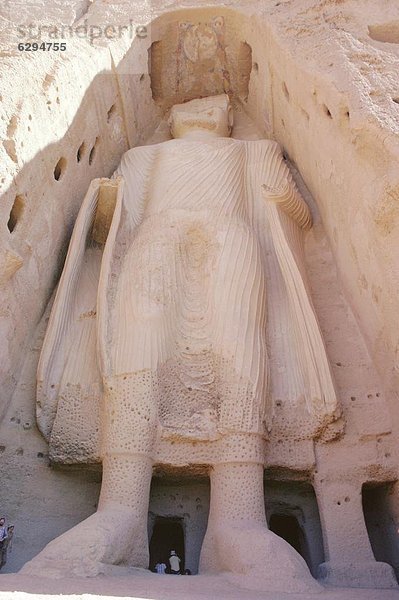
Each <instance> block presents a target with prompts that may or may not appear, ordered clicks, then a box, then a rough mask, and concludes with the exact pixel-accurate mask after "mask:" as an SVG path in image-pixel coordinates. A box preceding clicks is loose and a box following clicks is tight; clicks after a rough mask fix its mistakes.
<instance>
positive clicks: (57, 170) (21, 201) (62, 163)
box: [7, 104, 117, 233]
mask: <svg viewBox="0 0 399 600" xmlns="http://www.w3.org/2000/svg"><path fill="white" fill-rule="evenodd" d="M116 112H117V111H116V105H115V104H112V105H111V107H110V108H109V110H108V111H107V123H109V122H110V121H111V119H112V118H113V117H114V115H115V114H116ZM29 120H30V121H31V120H32V115H29ZM29 129H30V128H29ZM99 141H100V138H99V136H97V137H96V139H95V142H94V144H93V146H92V148H91V150H90V152H89V165H91V164H92V163H93V161H94V158H95V155H96V149H97V147H98V144H99ZM85 152H86V144H85V142H82V143H81V144H80V146H79V148H78V150H77V152H76V161H77V162H78V163H79V162H81V160H82V158H83V157H84V155H85ZM66 167H67V159H66V158H65V157H63V156H62V157H61V158H60V159H59V161H58V162H57V164H56V165H55V167H54V172H53V174H54V179H55V180H56V181H59V180H60V179H61V177H62V176H63V175H64V173H65V170H66ZM24 208H25V198H24V196H23V195H22V194H17V195H16V196H15V200H14V203H13V205H12V208H11V211H10V216H9V219H8V223H7V227H8V231H9V232H10V233H12V232H13V231H14V229H15V227H16V225H17V223H18V222H19V221H20V219H21V217H22V213H23V211H24Z"/></svg>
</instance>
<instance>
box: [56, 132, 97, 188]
mask: <svg viewBox="0 0 399 600" xmlns="http://www.w3.org/2000/svg"><path fill="white" fill-rule="evenodd" d="M99 141H100V138H99V137H98V136H97V137H96V140H95V142H94V145H93V146H92V148H91V150H90V152H89V165H91V164H93V161H94V158H95V155H96V150H97V147H98V144H99ZM85 153H86V144H85V142H82V143H81V144H80V146H79V148H78V150H77V152H76V162H78V163H79V162H81V160H82V158H83V157H84V155H85ZM66 166H67V160H66V158H64V157H63V156H62V157H61V158H60V159H59V161H58V162H57V164H56V165H55V167H54V179H55V180H56V181H59V180H60V179H61V178H62V176H63V175H64V173H65V171H66Z"/></svg>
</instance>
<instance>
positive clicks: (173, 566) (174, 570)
mask: <svg viewBox="0 0 399 600" xmlns="http://www.w3.org/2000/svg"><path fill="white" fill-rule="evenodd" d="M180 563H181V560H180V558H179V557H178V556H177V554H176V552H175V551H174V550H171V551H170V556H169V564H170V572H171V574H172V575H180V574H181V573H180Z"/></svg>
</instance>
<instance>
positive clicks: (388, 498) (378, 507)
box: [362, 482, 399, 581]
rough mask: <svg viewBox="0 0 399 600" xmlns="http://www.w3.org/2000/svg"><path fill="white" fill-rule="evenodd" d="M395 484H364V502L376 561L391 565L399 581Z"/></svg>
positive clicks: (365, 517) (398, 538) (398, 543)
mask: <svg viewBox="0 0 399 600" xmlns="http://www.w3.org/2000/svg"><path fill="white" fill-rule="evenodd" d="M394 487H395V484H394V483H392V482H389V483H386V482H385V483H379V484H377V485H376V484H374V485H373V484H367V483H366V484H364V485H363V488H362V502H363V513H364V520H365V521H366V527H367V532H368V535H369V539H370V543H371V548H372V550H373V553H374V557H375V560H377V561H380V562H386V563H388V564H390V565H391V566H392V567H393V569H394V571H395V575H396V578H397V579H398V581H399V534H398V528H397V525H395V517H394V514H393V505H394V502H395V499H394V495H395V493H394Z"/></svg>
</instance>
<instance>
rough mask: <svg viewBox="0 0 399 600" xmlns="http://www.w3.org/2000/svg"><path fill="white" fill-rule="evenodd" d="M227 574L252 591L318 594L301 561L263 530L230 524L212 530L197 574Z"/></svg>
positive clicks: (206, 537)
mask: <svg viewBox="0 0 399 600" xmlns="http://www.w3.org/2000/svg"><path fill="white" fill-rule="evenodd" d="M216 572H219V573H221V572H224V573H226V572H227V573H228V575H227V577H228V579H229V581H231V582H234V583H235V584H237V585H239V586H240V587H245V588H248V589H253V590H264V591H266V590H267V591H280V592H319V591H321V590H322V589H323V588H322V587H321V586H320V585H319V584H318V583H317V581H316V580H315V579H314V578H313V577H312V576H311V574H310V572H309V569H308V566H307V565H306V563H305V561H304V559H303V558H302V556H300V554H298V552H296V550H294V548H292V546H290V545H289V544H288V543H287V542H286V541H285V540H283V539H282V538H280V537H279V536H277V535H275V534H274V533H272V532H271V531H269V530H268V529H267V528H266V527H263V526H261V525H255V524H253V523H249V524H248V523H247V524H245V523H243V525H242V526H239V525H237V524H232V523H224V524H218V525H217V526H215V527H213V528H211V529H210V530H209V531H208V532H207V534H206V536H205V539H204V543H203V546H202V551H201V559H200V573H216Z"/></svg>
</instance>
